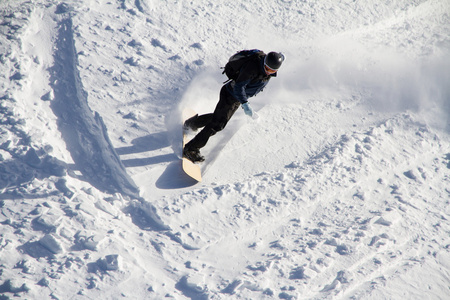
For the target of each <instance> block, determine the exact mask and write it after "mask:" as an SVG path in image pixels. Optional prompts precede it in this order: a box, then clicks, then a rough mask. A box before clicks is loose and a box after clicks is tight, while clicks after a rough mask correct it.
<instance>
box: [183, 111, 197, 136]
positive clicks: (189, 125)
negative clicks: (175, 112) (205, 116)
mask: <svg viewBox="0 0 450 300" xmlns="http://www.w3.org/2000/svg"><path fill="white" fill-rule="evenodd" d="M197 119H198V114H196V115H195V116H193V117H191V118H189V119H187V120H186V121H184V124H183V129H184V131H188V130H189V129H190V130H192V131H194V132H196V131H197V130H198V127H197V126H195V122H196V121H197Z"/></svg>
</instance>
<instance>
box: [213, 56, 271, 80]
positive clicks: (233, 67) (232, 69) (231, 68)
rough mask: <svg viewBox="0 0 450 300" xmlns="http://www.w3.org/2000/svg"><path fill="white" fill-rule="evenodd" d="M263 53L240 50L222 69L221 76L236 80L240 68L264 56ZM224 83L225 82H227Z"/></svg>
mask: <svg viewBox="0 0 450 300" xmlns="http://www.w3.org/2000/svg"><path fill="white" fill-rule="evenodd" d="M264 55H265V53H264V52H263V51H261V50H258V49H253V50H242V51H239V52H237V53H236V54H234V55H232V56H231V57H230V59H229V60H228V62H227V63H226V65H225V67H224V68H223V69H224V70H223V72H222V74H225V75H227V77H228V78H229V80H227V81H230V80H236V79H237V78H238V76H239V72H240V71H241V68H242V67H243V66H244V65H245V64H246V63H247V62H249V61H251V60H253V59H255V58H259V57H262V56H264ZM227 81H226V82H227Z"/></svg>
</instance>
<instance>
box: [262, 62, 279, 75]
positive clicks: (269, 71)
mask: <svg viewBox="0 0 450 300" xmlns="http://www.w3.org/2000/svg"><path fill="white" fill-rule="evenodd" d="M264 70H265V71H266V73H267V74H274V73H276V72H277V71H278V70H275V69H272V68H271V67H269V66H268V65H266V64H264Z"/></svg>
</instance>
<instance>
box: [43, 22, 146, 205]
mask: <svg viewBox="0 0 450 300" xmlns="http://www.w3.org/2000/svg"><path fill="white" fill-rule="evenodd" d="M72 26H73V25H72V19H71V18H70V17H66V18H64V19H63V20H62V21H61V22H60V23H59V24H58V27H59V31H58V35H57V38H56V42H55V44H56V45H55V46H56V51H55V53H54V60H55V65H54V67H53V68H52V70H51V77H50V82H52V89H53V91H54V97H55V99H54V100H53V101H52V105H51V108H52V109H53V112H54V113H55V115H56V116H58V118H59V122H58V124H59V129H60V131H61V133H62V137H63V139H64V140H65V142H66V145H67V147H68V149H69V151H70V153H71V155H72V158H73V160H74V162H75V164H76V166H77V168H79V169H80V171H81V173H82V174H83V176H84V177H85V178H86V179H87V180H89V181H90V182H91V184H92V185H94V186H95V187H97V188H98V189H100V190H104V191H107V192H110V193H115V192H120V193H123V194H125V195H130V196H134V197H137V196H138V195H139V191H138V188H137V186H136V185H135V184H134V182H133V180H132V179H131V178H130V177H129V176H128V174H127V172H126V170H125V167H124V166H123V164H122V162H121V161H120V159H119V156H118V155H117V153H116V151H115V149H114V147H113V146H112V144H111V141H110V140H109V138H108V134H107V131H106V127H105V125H104V123H103V121H102V118H101V117H100V115H99V114H98V113H97V112H96V113H95V115H93V114H92V111H91V110H90V108H89V105H88V102H87V93H86V91H85V90H84V89H83V85H82V83H81V79H80V74H79V72H78V70H77V54H76V50H75V46H74V40H73V30H72Z"/></svg>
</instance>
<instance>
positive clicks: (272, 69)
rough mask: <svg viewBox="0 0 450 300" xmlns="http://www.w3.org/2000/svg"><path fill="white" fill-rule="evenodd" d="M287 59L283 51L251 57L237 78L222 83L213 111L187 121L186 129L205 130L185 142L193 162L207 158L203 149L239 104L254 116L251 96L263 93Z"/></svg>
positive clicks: (184, 154)
mask: <svg viewBox="0 0 450 300" xmlns="http://www.w3.org/2000/svg"><path fill="white" fill-rule="evenodd" d="M284 58H285V57H284V55H283V54H282V53H279V52H270V53H268V54H267V55H266V54H264V52H262V51H259V53H258V55H254V57H252V58H251V59H249V60H247V61H246V62H245V63H244V64H243V65H242V66H241V68H240V70H239V71H238V72H237V75H236V78H235V79H232V78H230V79H231V80H230V81H228V82H226V83H225V84H224V85H223V86H222V89H221V90H220V98H219V102H218V103H217V106H216V108H215V110H214V112H213V113H209V114H205V115H201V116H199V115H198V114H197V115H195V116H194V117H192V118H190V119H188V120H186V122H185V123H184V128H185V129H189V128H190V129H191V130H193V131H197V130H198V129H199V128H203V129H202V130H201V131H200V132H199V133H198V134H197V135H196V136H195V137H194V138H193V139H192V140H191V141H190V142H188V143H187V144H186V145H185V147H184V149H183V156H184V157H186V158H188V159H189V160H191V161H192V162H202V161H204V160H205V158H204V157H203V156H202V155H201V154H200V148H202V147H204V146H205V145H206V143H207V142H208V139H209V138H210V137H211V136H212V135H214V134H216V133H217V132H218V131H221V130H222V129H224V128H225V126H226V124H227V123H228V121H229V120H230V119H231V117H232V116H233V114H234V113H235V111H236V110H237V109H238V108H239V106H242V108H243V109H244V112H245V114H246V115H248V116H250V117H252V116H253V114H254V113H253V110H252V108H251V106H250V103H249V102H248V98H250V97H253V96H255V95H256V94H258V93H259V92H261V91H262V90H263V89H264V87H265V86H266V85H267V83H268V82H269V80H270V78H272V77H276V75H277V71H278V69H279V68H280V66H281V64H282V63H283V61H284ZM226 69H227V66H225V70H226ZM224 72H225V71H224ZM227 75H228V73H227ZM229 77H230V76H229Z"/></svg>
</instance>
